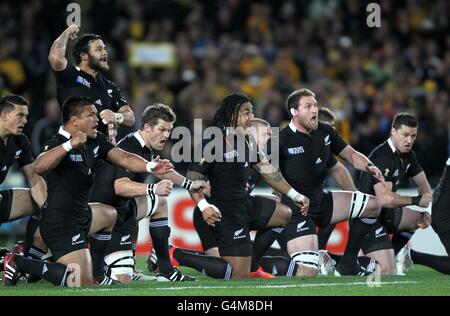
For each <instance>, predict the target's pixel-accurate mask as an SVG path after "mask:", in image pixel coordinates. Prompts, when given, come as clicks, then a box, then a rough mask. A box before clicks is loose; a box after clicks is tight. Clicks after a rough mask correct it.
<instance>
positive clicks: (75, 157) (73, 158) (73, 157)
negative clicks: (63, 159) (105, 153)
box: [69, 155, 83, 162]
mask: <svg viewBox="0 0 450 316" xmlns="http://www.w3.org/2000/svg"><path fill="white" fill-rule="evenodd" d="M69 160H70V161H74V162H82V161H83V156H81V155H69Z"/></svg>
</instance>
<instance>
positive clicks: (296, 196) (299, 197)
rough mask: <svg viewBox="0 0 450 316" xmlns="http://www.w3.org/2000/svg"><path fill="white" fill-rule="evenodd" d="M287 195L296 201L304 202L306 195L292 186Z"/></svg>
mask: <svg viewBox="0 0 450 316" xmlns="http://www.w3.org/2000/svg"><path fill="white" fill-rule="evenodd" d="M286 195H287V196H288V197H289V198H290V199H291V200H293V201H295V202H303V201H304V200H305V197H304V196H303V195H302V194H300V193H298V192H297V191H295V190H294V188H291V189H290V190H289V191H288V193H287V194H286Z"/></svg>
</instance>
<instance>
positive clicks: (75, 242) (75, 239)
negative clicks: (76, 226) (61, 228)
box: [72, 234, 83, 246]
mask: <svg viewBox="0 0 450 316" xmlns="http://www.w3.org/2000/svg"><path fill="white" fill-rule="evenodd" d="M80 237H81V234H77V235H75V236H73V237H72V246H74V245H78V244H81V243H83V239H81V240H80Z"/></svg>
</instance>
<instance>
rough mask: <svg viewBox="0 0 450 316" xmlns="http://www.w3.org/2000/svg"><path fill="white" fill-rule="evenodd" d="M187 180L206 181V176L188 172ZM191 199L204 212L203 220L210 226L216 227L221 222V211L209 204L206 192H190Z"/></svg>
mask: <svg viewBox="0 0 450 316" xmlns="http://www.w3.org/2000/svg"><path fill="white" fill-rule="evenodd" d="M186 178H188V179H191V180H193V181H196V180H204V179H205V176H204V175H202V174H201V173H199V172H196V171H188V172H187V173H186ZM189 194H190V195H191V198H192V199H193V200H194V202H195V204H196V205H197V206H198V208H199V209H200V211H201V212H202V216H203V220H204V221H205V222H206V223H207V224H208V225H210V226H215V223H216V222H219V221H220V219H221V218H222V214H221V213H220V210H219V209H218V208H217V207H216V206H215V205H213V204H209V203H208V201H206V199H205V192H204V190H201V191H199V192H192V191H189Z"/></svg>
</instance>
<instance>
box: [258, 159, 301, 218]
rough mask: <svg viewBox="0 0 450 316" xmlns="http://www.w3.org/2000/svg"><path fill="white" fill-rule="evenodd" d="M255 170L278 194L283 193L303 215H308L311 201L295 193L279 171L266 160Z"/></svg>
mask: <svg viewBox="0 0 450 316" xmlns="http://www.w3.org/2000/svg"><path fill="white" fill-rule="evenodd" d="M253 168H254V169H255V170H256V171H257V172H258V173H260V174H261V176H262V177H263V179H264V181H265V182H266V183H267V184H268V185H270V186H271V187H272V188H274V189H275V190H277V191H278V192H281V193H283V194H285V195H287V196H288V197H290V198H291V199H292V200H293V201H294V202H295V204H297V206H298V208H299V209H300V211H301V213H302V214H304V215H306V213H307V212H308V207H309V199H308V198H307V197H306V196H304V195H302V194H300V193H298V192H297V191H295V190H294V189H293V188H292V187H291V186H290V185H289V183H287V181H286V180H285V179H284V177H283V175H282V174H281V172H280V171H279V170H278V169H276V168H275V167H274V166H272V165H271V164H270V163H269V162H268V161H266V160H263V161H261V162H259V163H257V164H256V165H254V166H253Z"/></svg>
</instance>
